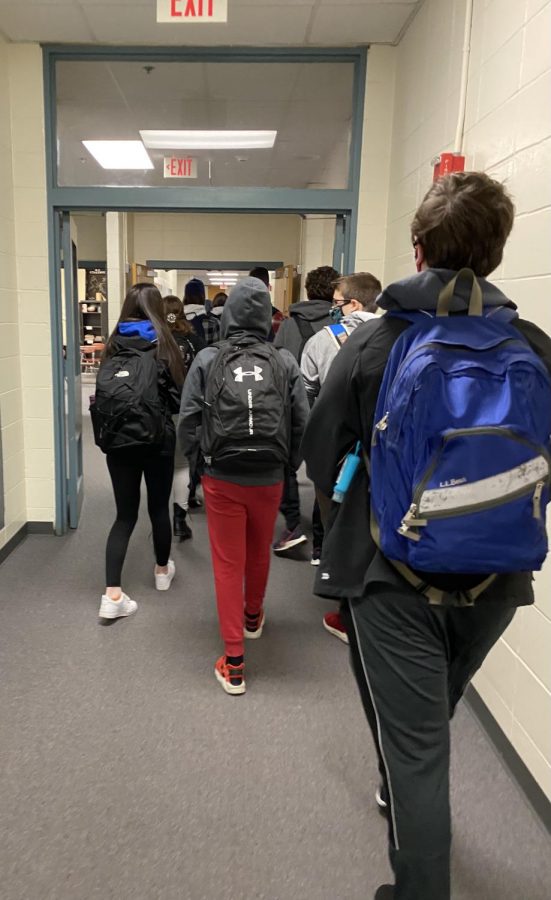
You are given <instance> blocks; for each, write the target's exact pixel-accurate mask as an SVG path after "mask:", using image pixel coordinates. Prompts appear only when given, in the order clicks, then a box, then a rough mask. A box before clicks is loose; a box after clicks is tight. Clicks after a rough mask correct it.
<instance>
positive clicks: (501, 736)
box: [465, 685, 551, 834]
mask: <svg viewBox="0 0 551 900" xmlns="http://www.w3.org/2000/svg"><path fill="white" fill-rule="evenodd" d="M465 702H466V703H467V705H468V707H469V708H470V710H471V712H472V713H473V714H474V715H475V716H476V718H477V719H478V721H479V722H480V724H481V725H482V727H483V729H484V731H485V732H486V734H487V735H488V737H489V739H490V741H491V742H492V744H493V746H494V749H495V750H496V752H497V753H498V755H499V756H500V757H501V761H502V762H503V764H504V766H505V767H506V769H508V771H509V773H510V775H511V776H512V777H513V779H514V780H515V782H516V783H517V785H518V786H519V788H520V790H521V791H522V793H523V794H524V796H525V797H526V799H527V801H528V803H529V804H530V806H531V807H532V809H533V810H534V812H535V813H536V815H537V817H538V818H539V819H540V821H541V822H542V824H543V826H544V828H545V829H546V830H547V831H548V832H549V833H550V834H551V800H549V798H548V797H547V795H546V794H545V793H544V791H542V789H541V788H540V786H539V784H538V783H537V781H536V779H535V778H534V776H533V775H532V773H531V772H530V770H529V769H528V767H527V766H526V764H525V763H524V762H523V761H522V759H521V757H520V756H519V754H518V753H517V751H516V750H515V748H514V747H513V745H512V744H511V741H510V740H509V738H508V737H507V735H506V734H505V733H504V731H502V729H501V727H500V725H499V724H498V723H497V721H496V720H495V719H494V717H493V715H492V714H491V712H490V710H489V709H488V707H487V706H486V704H485V703H484V700H483V699H482V697H481V696H480V694H479V693H478V691H477V690H476V689H475V688H474V687H473V686H472V685H469V687H468V688H467V691H466V693H465Z"/></svg>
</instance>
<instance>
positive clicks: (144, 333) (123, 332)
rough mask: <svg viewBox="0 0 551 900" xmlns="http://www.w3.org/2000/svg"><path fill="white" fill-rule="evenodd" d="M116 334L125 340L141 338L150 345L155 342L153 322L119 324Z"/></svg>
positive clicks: (141, 320)
mask: <svg viewBox="0 0 551 900" xmlns="http://www.w3.org/2000/svg"><path fill="white" fill-rule="evenodd" d="M117 334H118V335H120V336H121V337H127V338H141V339H142V340H144V341H149V342H150V343H154V342H155V341H156V340H157V332H156V331H155V328H154V326H153V322H150V321H149V319H139V320H138V321H135V322H119V324H118V325H117Z"/></svg>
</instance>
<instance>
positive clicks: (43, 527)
mask: <svg viewBox="0 0 551 900" xmlns="http://www.w3.org/2000/svg"><path fill="white" fill-rule="evenodd" d="M53 533H54V526H53V523H52V522H27V534H53Z"/></svg>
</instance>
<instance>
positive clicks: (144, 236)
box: [54, 209, 346, 533]
mask: <svg viewBox="0 0 551 900" xmlns="http://www.w3.org/2000/svg"><path fill="white" fill-rule="evenodd" d="M58 216H59V218H58V224H59V229H60V230H59V234H60V239H59V248H58V272H59V276H60V277H59V284H60V292H59V302H60V305H61V309H60V315H58V317H57V319H58V322H59V328H60V334H59V340H58V341H57V344H58V346H59V348H60V353H61V354H62V359H60V360H58V361H57V362H58V365H59V366H60V368H61V370H62V372H63V396H64V402H63V404H60V406H59V408H58V410H57V414H58V423H57V425H58V432H59V433H60V434H62V435H63V449H62V452H61V453H60V454H59V457H60V459H61V466H58V470H57V479H56V501H57V506H58V508H57V531H58V533H59V532H61V533H62V532H64V531H66V530H67V529H68V528H77V527H78V523H79V519H80V515H81V511H82V507H83V503H84V501H85V496H86V472H85V469H84V452H83V442H84V440H85V438H87V439H88V440H90V439H91V431H90V429H89V428H86V427H84V425H85V423H86V417H87V416H88V407H89V400H90V396H91V395H92V394H93V392H94V384H95V380H96V375H97V371H98V368H99V364H100V361H101V356H102V352H103V349H104V347H105V343H106V341H107V338H108V337H109V335H110V334H111V332H112V331H113V329H114V327H115V326H116V323H117V320H118V317H119V313H120V309H121V306H122V302H123V300H124V296H125V294H126V292H127V290H128V289H129V288H130V287H131V285H132V284H135V283H136V282H139V281H150V282H152V283H154V284H156V285H157V287H158V288H159V290H160V292H161V294H162V295H163V296H166V295H168V294H172V295H176V296H178V297H179V298H180V299H182V297H183V294H184V291H185V285H186V283H187V282H188V281H189V280H190V279H191V278H198V279H200V280H201V281H202V282H203V284H204V285H205V295H206V299H207V301H211V302H212V301H213V300H214V297H215V295H216V294H217V293H219V292H220V291H224V292H227V291H229V290H230V289H231V287H233V285H234V284H237V283H238V282H239V280H241V279H242V278H244V277H246V276H247V275H248V273H249V271H250V270H251V269H253V268H255V267H256V266H263V267H264V268H266V269H268V272H269V275H270V288H271V296H272V304H273V306H274V307H276V308H277V309H278V310H279V311H280V312H281V313H283V315H288V313H289V308H290V306H291V305H292V304H293V303H294V302H296V301H298V300H300V299H303V297H304V294H303V285H304V278H305V275H306V274H307V272H308V271H310V269H312V268H316V267H317V266H319V265H334V266H335V268H337V269H338V270H339V271H342V268H341V266H342V261H343V255H344V241H345V232H346V218H345V217H344V216H341V215H319V214H303V215H300V214H281V213H268V212H267V213H262V214H260V213H256V214H221V213H207V214H200V213H189V212H180V213H174V212H166V211H158V212H154V213H152V212H147V213H142V212H134V211H132V210H127V211H110V210H105V209H104V210H95V211H90V210H87V211H85V212H83V211H79V210H75V211H69V210H65V211H63V212H60V213H59V214H58ZM54 362H55V361H54ZM98 452H99V451H98Z"/></svg>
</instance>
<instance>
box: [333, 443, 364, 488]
mask: <svg viewBox="0 0 551 900" xmlns="http://www.w3.org/2000/svg"><path fill="white" fill-rule="evenodd" d="M361 461H362V445H361V443H360V441H358V443H357V444H356V446H355V447H354V450H351V451H350V453H347V454H346V456H345V458H344V462H343V464H342V466H341V470H340V472H339V477H338V478H337V482H336V484H335V487H334V488H333V501H334V503H342V501H343V500H344V495H345V494H346V492H347V490H348V488H349V487H350V485H351V483H352V479H353V478H354V475H355V474H356V470H357V468H358V466H359V465H360V463H361Z"/></svg>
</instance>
